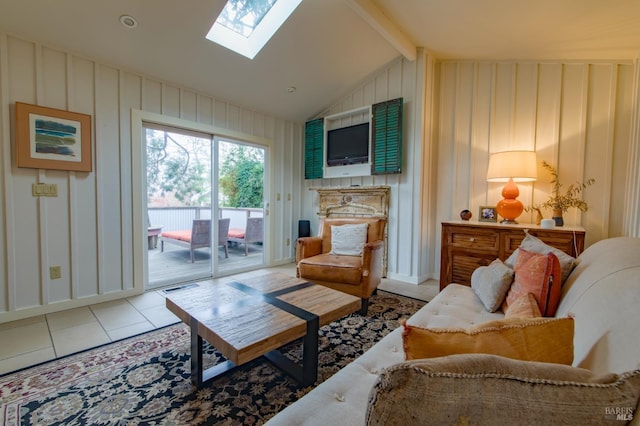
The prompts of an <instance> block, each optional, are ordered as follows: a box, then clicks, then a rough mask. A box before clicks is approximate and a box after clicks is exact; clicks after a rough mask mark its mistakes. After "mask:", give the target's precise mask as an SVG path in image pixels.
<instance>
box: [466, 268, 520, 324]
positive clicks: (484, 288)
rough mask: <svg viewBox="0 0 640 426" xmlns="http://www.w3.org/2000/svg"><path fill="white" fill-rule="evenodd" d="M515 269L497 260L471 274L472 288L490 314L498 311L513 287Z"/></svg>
mask: <svg viewBox="0 0 640 426" xmlns="http://www.w3.org/2000/svg"><path fill="white" fill-rule="evenodd" d="M512 281H513V269H511V268H509V267H508V266H507V265H505V264H504V263H502V261H501V260H500V259H496V260H494V261H493V262H491V263H490V264H489V266H481V267H479V268H477V269H476V270H474V271H473V273H472V274H471V288H472V289H473V291H474V292H475V293H476V295H477V296H478V298H480V300H482V303H483V304H484V307H485V308H487V311H489V312H495V311H497V310H498V308H499V307H500V305H502V302H503V301H504V298H505V297H506V295H507V291H509V287H511V282H512Z"/></svg>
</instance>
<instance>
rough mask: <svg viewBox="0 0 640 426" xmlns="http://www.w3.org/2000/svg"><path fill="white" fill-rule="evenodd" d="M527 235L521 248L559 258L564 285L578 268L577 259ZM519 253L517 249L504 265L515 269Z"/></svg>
mask: <svg viewBox="0 0 640 426" xmlns="http://www.w3.org/2000/svg"><path fill="white" fill-rule="evenodd" d="M526 234H527V235H526V236H525V237H524V240H522V242H521V243H520V248H523V249H525V250H529V251H532V252H534V253H539V254H547V253H553V254H555V255H556V257H557V258H558V261H559V262H560V268H561V269H562V282H563V283H564V281H565V280H566V279H567V277H568V276H569V274H570V273H571V271H572V270H573V267H574V266H576V263H577V260H576V258H574V257H571V256H569V255H568V254H567V253H565V252H563V251H562V250H559V249H557V248H555V247H551V246H550V245H548V244H545V243H544V242H543V241H542V240H541V239H539V238H536V237H534V236H533V235H531V234H529V233H528V232H527V233H526ZM518 252H519V250H518V249H516V250H515V251H514V252H513V253H511V256H509V258H508V259H507V260H505V262H504V263H505V264H506V265H507V266H509V267H510V268H515V265H516V259H517V258H518Z"/></svg>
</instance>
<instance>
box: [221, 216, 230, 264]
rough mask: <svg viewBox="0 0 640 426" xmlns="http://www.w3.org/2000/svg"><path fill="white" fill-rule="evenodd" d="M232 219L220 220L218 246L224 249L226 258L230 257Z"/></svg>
mask: <svg viewBox="0 0 640 426" xmlns="http://www.w3.org/2000/svg"><path fill="white" fill-rule="evenodd" d="M230 222H231V219H230V218H228V217H225V218H223V219H218V246H223V247H224V257H225V258H228V257H229V223H230Z"/></svg>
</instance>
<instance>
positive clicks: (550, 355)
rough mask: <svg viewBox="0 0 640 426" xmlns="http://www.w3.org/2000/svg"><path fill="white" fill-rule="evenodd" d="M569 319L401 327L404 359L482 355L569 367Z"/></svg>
mask: <svg viewBox="0 0 640 426" xmlns="http://www.w3.org/2000/svg"><path fill="white" fill-rule="evenodd" d="M573 327H574V325H573V318H533V319H532V318H511V319H502V320H495V321H489V322H485V323H481V324H478V325H476V326H473V327H470V328H467V329H464V328H421V327H416V326H411V325H407V324H406V323H405V324H404V331H403V333H402V343H403V349H404V352H405V357H406V359H407V360H412V359H421V358H434V357H439V356H447V355H452V354H464V353H484V354H494V355H501V356H504V357H507V358H513V359H519V360H523V361H540V362H553V363H559V364H567V365H570V364H571V362H572V361H573Z"/></svg>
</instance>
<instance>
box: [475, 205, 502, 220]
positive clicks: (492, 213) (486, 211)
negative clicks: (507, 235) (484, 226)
mask: <svg viewBox="0 0 640 426" xmlns="http://www.w3.org/2000/svg"><path fill="white" fill-rule="evenodd" d="M478 220H479V221H480V222H497V221H498V212H496V208H495V206H480V211H479V214H478Z"/></svg>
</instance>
